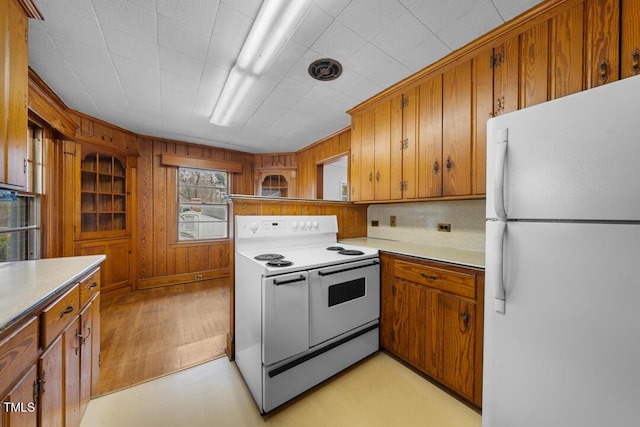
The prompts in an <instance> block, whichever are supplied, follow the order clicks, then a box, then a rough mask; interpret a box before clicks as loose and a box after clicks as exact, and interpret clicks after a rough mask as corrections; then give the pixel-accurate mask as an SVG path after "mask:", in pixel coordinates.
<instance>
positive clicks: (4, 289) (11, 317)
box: [0, 255, 106, 332]
mask: <svg viewBox="0 0 640 427" xmlns="http://www.w3.org/2000/svg"><path fill="white" fill-rule="evenodd" d="M105 258H106V257H105V256H104V255H89V256H75V257H65V258H45V259H39V260H34V261H15V262H2V263H0V332H2V331H4V330H5V329H7V328H9V327H10V326H11V325H12V324H13V323H14V322H16V321H17V320H18V319H19V318H20V317H22V316H23V315H24V314H25V313H27V312H28V311H29V310H30V309H32V308H34V307H35V306H37V305H38V304H39V303H40V302H41V301H43V300H45V299H46V298H48V297H50V296H52V295H54V294H55V293H56V292H57V291H58V290H60V289H62V288H64V287H65V286H67V285H69V284H71V283H73V282H75V281H77V280H78V279H79V278H80V277H82V276H83V275H85V274H87V273H89V272H91V271H92V270H93V269H95V268H96V267H98V266H99V265H100V263H101V262H102V261H104V260H105Z"/></svg>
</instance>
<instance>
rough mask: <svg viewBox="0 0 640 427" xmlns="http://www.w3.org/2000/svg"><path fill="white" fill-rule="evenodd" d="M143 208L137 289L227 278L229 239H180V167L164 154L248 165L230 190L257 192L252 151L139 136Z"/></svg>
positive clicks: (234, 177) (140, 205)
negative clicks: (166, 160)
mask: <svg viewBox="0 0 640 427" xmlns="http://www.w3.org/2000/svg"><path fill="white" fill-rule="evenodd" d="M138 150H139V153H140V157H139V158H138V209H137V227H138V237H137V242H136V251H135V257H136V264H137V277H138V283H137V285H138V286H137V287H138V288H147V287H153V286H163V285H166V284H169V283H171V284H175V283H182V282H188V281H193V280H194V279H195V275H196V274H198V275H202V276H203V277H202V279H203V280H207V279H211V278H215V277H223V276H226V275H228V274H229V270H230V268H229V267H230V242H229V240H228V239H223V240H217V241H208V242H178V241H177V236H178V231H177V218H176V216H177V205H176V203H177V195H176V183H177V175H176V171H177V168H176V167H173V166H163V165H162V164H161V159H160V158H161V155H162V154H163V153H169V154H178V155H183V156H189V157H191V158H197V159H205V160H225V161H234V162H239V163H242V164H243V172H242V174H232V175H231V180H230V183H231V192H232V193H242V194H251V193H252V191H253V173H252V168H253V154H248V153H241V152H237V151H231V150H225V149H220V148H214V147H207V146H200V145H194V144H188V143H181V142H177V141H169V140H160V139H157V140H152V139H148V138H139V139H138Z"/></svg>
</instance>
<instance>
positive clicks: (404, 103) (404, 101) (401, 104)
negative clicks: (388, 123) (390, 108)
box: [400, 95, 409, 108]
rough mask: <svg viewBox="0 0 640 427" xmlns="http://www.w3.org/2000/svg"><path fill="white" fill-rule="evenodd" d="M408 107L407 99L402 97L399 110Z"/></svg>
mask: <svg viewBox="0 0 640 427" xmlns="http://www.w3.org/2000/svg"><path fill="white" fill-rule="evenodd" d="M408 105H409V98H407V97H406V96H404V95H402V100H401V101H400V108H405V107H406V106H408Z"/></svg>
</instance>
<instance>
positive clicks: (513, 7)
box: [492, 0, 542, 22]
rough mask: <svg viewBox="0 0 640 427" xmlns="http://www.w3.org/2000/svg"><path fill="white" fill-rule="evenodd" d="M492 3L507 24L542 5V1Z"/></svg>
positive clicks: (496, 1)
mask: <svg viewBox="0 0 640 427" xmlns="http://www.w3.org/2000/svg"><path fill="white" fill-rule="evenodd" d="M492 2H493V4H494V5H495V6H496V8H497V9H498V12H499V13H500V16H502V19H504V20H505V22H506V21H509V20H510V19H512V18H514V17H516V16H517V15H519V14H521V13H522V11H524V10H527V9H530V8H532V7H533V6H535V5H537V4H538V3H542V0H492Z"/></svg>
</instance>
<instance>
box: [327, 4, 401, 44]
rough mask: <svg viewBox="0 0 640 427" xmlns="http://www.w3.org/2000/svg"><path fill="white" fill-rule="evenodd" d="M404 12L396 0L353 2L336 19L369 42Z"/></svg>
mask: <svg viewBox="0 0 640 427" xmlns="http://www.w3.org/2000/svg"><path fill="white" fill-rule="evenodd" d="M405 10H406V9H405V8H404V6H402V5H401V4H400V3H399V2H398V1H396V0H353V1H352V2H351V3H349V5H348V6H347V7H346V8H345V9H344V10H343V11H342V13H340V15H338V18H337V19H338V21H340V22H342V23H343V24H344V25H346V26H347V27H348V28H349V29H351V30H352V31H353V32H355V33H356V34H358V35H359V36H361V37H363V38H365V39H367V40H369V39H371V38H373V37H375V36H376V34H378V33H379V32H380V31H382V30H383V29H384V28H385V27H386V26H387V25H389V24H390V23H392V22H393V21H395V20H396V19H397V18H398V17H399V16H400V15H402V14H403V13H404V12H405Z"/></svg>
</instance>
